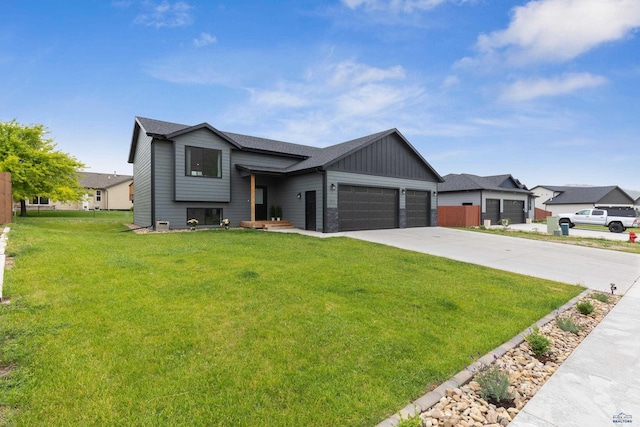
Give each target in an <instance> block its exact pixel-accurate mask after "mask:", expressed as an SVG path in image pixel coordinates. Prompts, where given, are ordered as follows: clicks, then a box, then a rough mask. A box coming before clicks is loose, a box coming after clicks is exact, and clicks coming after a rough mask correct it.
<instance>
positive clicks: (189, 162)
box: [184, 145, 222, 178]
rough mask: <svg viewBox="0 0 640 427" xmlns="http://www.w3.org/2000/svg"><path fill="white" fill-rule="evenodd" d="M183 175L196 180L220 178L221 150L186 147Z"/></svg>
mask: <svg viewBox="0 0 640 427" xmlns="http://www.w3.org/2000/svg"><path fill="white" fill-rule="evenodd" d="M184 174H185V176H190V177H196V178H222V150H216V149H215V148H204V147H194V146H190V145H186V146H185V147H184Z"/></svg>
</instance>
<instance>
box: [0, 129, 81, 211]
mask: <svg viewBox="0 0 640 427" xmlns="http://www.w3.org/2000/svg"><path fill="white" fill-rule="evenodd" d="M48 133H49V131H48V130H47V129H46V128H45V127H44V126H43V125H40V124H36V125H31V126H26V125H21V124H20V123H18V122H16V121H15V120H12V121H10V122H0V171H3V172H11V185H12V189H13V199H14V200H20V215H21V216H25V215H26V214H27V205H26V200H27V199H31V198H34V197H38V196H41V197H47V198H49V199H51V200H53V201H62V202H69V201H78V200H81V199H82V196H83V195H84V193H85V189H84V188H83V187H82V186H81V185H80V182H79V181H78V177H79V174H80V172H79V170H80V169H82V168H84V167H85V165H84V164H83V163H81V162H80V161H78V160H77V159H76V158H75V157H73V156H71V155H69V154H66V153H63V152H61V151H57V150H56V144H54V143H53V139H51V138H47V137H46V135H47V134H48Z"/></svg>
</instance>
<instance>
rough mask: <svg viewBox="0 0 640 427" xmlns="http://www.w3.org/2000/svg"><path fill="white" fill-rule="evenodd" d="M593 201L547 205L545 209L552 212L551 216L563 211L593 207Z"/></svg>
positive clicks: (572, 211)
mask: <svg viewBox="0 0 640 427" xmlns="http://www.w3.org/2000/svg"><path fill="white" fill-rule="evenodd" d="M593 208H594V205H593V203H582V204H567V205H546V206H545V208H544V209H546V210H548V211H550V212H551V216H556V215H558V214H561V213H574V212H578V211H579V210H581V209H593Z"/></svg>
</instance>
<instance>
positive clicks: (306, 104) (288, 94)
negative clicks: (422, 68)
mask: <svg viewBox="0 0 640 427" xmlns="http://www.w3.org/2000/svg"><path fill="white" fill-rule="evenodd" d="M249 92H250V94H251V104H250V105H249V106H247V105H244V106H242V107H240V108H242V109H243V114H247V113H248V109H251V110H253V113H250V114H253V115H255V116H260V117H261V118H262V120H263V121H265V122H267V123H273V121H277V122H278V123H279V126H278V128H279V129H280V131H279V133H277V134H273V133H270V135H269V137H272V138H276V139H278V138H284V140H294V141H303V143H306V144H311V145H327V144H328V143H335V142H336V141H333V140H332V139H331V138H332V137H333V135H334V134H335V133H336V132H337V131H338V130H339V133H342V134H344V135H348V134H350V133H351V134H353V133H354V130H355V129H358V130H357V131H355V133H356V135H357V134H360V136H361V135H362V133H366V132H368V131H380V130H383V129H387V128H390V127H395V126H399V123H398V122H399V121H401V120H403V119H402V117H403V115H406V108H408V107H409V108H411V106H414V108H417V107H416V106H417V105H420V104H421V102H422V101H424V96H425V90H424V88H422V87H421V86H420V85H418V84H416V83H414V82H411V81H407V77H406V75H405V71H404V69H403V68H402V67H400V66H397V65H396V66H391V67H388V68H378V67H373V66H370V65H367V64H363V63H359V62H356V61H353V60H346V61H341V62H337V63H336V62H332V63H326V64H314V65H313V66H310V67H309V69H308V70H307V72H306V73H303V76H302V77H301V78H300V79H297V80H296V79H290V80H288V81H280V82H278V83H277V84H276V85H272V86H267V87H263V88H252V89H250V90H249ZM265 116H269V117H273V118H272V119H270V120H265ZM245 120H246V118H245ZM408 122H409V123H410V122H411V119H408Z"/></svg>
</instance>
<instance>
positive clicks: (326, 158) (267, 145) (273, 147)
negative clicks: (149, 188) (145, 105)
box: [129, 117, 440, 177]
mask: <svg viewBox="0 0 640 427" xmlns="http://www.w3.org/2000/svg"><path fill="white" fill-rule="evenodd" d="M136 122H137V123H138V124H139V125H140V126H141V127H142V129H143V130H144V131H145V132H146V133H147V135H151V136H154V137H160V138H167V139H171V137H172V136H175V135H178V134H182V133H186V132H189V131H190V130H192V129H193V130H195V129H198V128H202V127H206V128H208V129H210V130H212V131H213V132H216V133H218V134H219V135H220V136H222V137H223V138H227V139H228V140H229V141H230V142H232V143H233V144H234V145H236V146H237V147H238V148H241V149H248V150H256V151H262V152H271V153H276V154H284V155H289V156H295V157H299V158H300V159H301V161H300V162H298V163H296V164H294V165H291V166H289V167H287V168H273V167H270V168H264V167H252V166H251V165H239V166H240V167H242V168H245V169H247V170H256V171H263V172H270V173H289V172H298V171H303V170H307V169H313V168H317V167H325V166H327V165H329V164H331V163H333V162H335V161H337V160H339V159H341V158H343V157H344V156H347V155H348V154H350V153H352V152H354V151H356V150H358V149H360V148H362V147H364V146H366V145H367V144H369V143H372V142H374V141H376V140H378V139H380V138H382V137H384V136H386V135H389V134H391V133H394V132H397V133H398V134H399V135H400V132H398V130H397V129H389V130H386V131H383V132H378V133H374V134H372V135H367V136H364V137H361V138H356V139H352V140H350V141H346V142H343V143H341V144H336V145H331V146H329V147H325V148H318V147H312V146H308V145H301V144H294V143H291V142H284V141H277V140H273V139H267V138H259V137H255V136H249V135H242V134H238V133H233V132H223V131H219V130H217V129H215V128H213V127H212V126H210V125H209V124H207V123H202V124H199V125H196V126H188V125H183V124H179V123H170V122H164V121H161V120H154V119H149V118H145V117H136ZM134 138H135V135H134ZM402 138H403V139H404V137H402ZM405 142H406V143H407V144H408V145H409V146H411V144H409V143H408V141H406V140H405ZM135 143H136V142H135V140H134V141H132V149H131V151H130V154H129V161H130V162H132V161H133V157H132V156H133V153H134V149H133V147H134V144H135ZM411 148H412V149H413V147H411ZM413 150H414V151H415V149H413ZM415 152H416V154H417V155H418V156H419V157H420V159H421V160H422V161H423V162H424V163H425V164H426V165H427V166H428V167H429V168H430V169H431V170H432V172H433V173H434V174H435V175H436V176H438V177H440V175H438V173H437V172H436V171H435V170H433V168H431V166H430V165H429V164H428V162H427V161H426V160H424V159H423V158H422V156H420V154H419V153H418V152H417V151H415Z"/></svg>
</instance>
